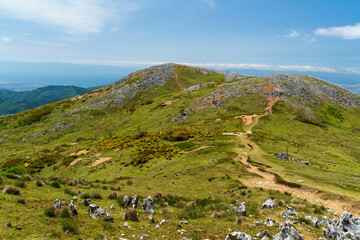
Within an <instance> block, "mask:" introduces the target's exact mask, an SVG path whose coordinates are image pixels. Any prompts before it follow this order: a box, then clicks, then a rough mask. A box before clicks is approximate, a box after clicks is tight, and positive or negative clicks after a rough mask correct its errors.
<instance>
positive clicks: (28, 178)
mask: <svg viewBox="0 0 360 240" xmlns="http://www.w3.org/2000/svg"><path fill="white" fill-rule="evenodd" d="M21 180H23V181H31V180H32V177H31V176H30V175H24V176H22V178H21Z"/></svg>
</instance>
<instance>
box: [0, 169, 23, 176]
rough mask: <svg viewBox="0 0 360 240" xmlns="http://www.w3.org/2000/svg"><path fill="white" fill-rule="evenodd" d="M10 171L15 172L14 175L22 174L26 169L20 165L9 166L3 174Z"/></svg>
mask: <svg viewBox="0 0 360 240" xmlns="http://www.w3.org/2000/svg"><path fill="white" fill-rule="evenodd" d="M11 173H12V174H16V175H23V174H25V173H26V171H25V170H24V168H22V167H11V168H9V169H7V170H6V171H5V172H3V174H5V175H6V174H11ZM19 178H20V177H19Z"/></svg>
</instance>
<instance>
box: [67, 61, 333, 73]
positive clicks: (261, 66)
mask: <svg viewBox="0 0 360 240" xmlns="http://www.w3.org/2000/svg"><path fill="white" fill-rule="evenodd" d="M64 62H67V63H74V64H94V65H108V66H153V65H159V64H164V63H166V62H137V61H97V60H71V61H68V60H67V61H64ZM179 64H184V65H189V66H196V67H206V68H218V69H219V68H220V69H253V70H260V71H295V72H328V73H336V72H337V71H336V70H335V69H333V68H328V67H319V66H308V65H268V64H243V63H241V64H231V63H230V64H229V63H188V62H179Z"/></svg>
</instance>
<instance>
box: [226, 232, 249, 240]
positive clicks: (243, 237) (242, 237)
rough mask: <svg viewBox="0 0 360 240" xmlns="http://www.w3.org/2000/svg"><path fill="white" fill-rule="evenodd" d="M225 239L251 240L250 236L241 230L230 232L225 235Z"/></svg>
mask: <svg viewBox="0 0 360 240" xmlns="http://www.w3.org/2000/svg"><path fill="white" fill-rule="evenodd" d="M225 240H252V237H251V236H250V235H247V234H246V233H243V232H232V233H230V234H229V235H227V236H226V238H225Z"/></svg>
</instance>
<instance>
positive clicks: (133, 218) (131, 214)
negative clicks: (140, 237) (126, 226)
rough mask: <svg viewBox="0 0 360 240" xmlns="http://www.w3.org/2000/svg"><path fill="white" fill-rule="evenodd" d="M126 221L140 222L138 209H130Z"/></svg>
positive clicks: (126, 214)
mask: <svg viewBox="0 0 360 240" xmlns="http://www.w3.org/2000/svg"><path fill="white" fill-rule="evenodd" d="M124 219H125V220H126V221H133V222H138V221H139V219H138V217H137V212H136V209H130V210H129V211H127V212H126V213H125V216H124Z"/></svg>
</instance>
